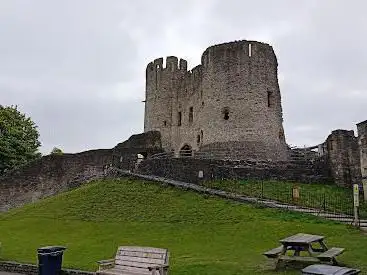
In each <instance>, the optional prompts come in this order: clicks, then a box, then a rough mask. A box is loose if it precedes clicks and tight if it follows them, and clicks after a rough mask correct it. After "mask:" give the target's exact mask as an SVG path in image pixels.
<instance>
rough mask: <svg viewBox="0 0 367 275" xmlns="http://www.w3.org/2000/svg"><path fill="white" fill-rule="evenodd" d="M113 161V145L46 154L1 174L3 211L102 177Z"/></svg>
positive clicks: (0, 192) (1, 207)
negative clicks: (74, 151) (3, 174)
mask: <svg viewBox="0 0 367 275" xmlns="http://www.w3.org/2000/svg"><path fill="white" fill-rule="evenodd" d="M111 162H112V150H111V149H102V150H91V151H86V152H82V153H78V154H63V155H48V156H44V157H42V158H41V159H39V160H36V161H34V162H31V163H29V164H28V165H26V166H24V167H22V168H20V169H18V170H14V171H11V172H9V173H7V174H6V175H5V176H3V177H0V211H6V210H8V209H10V208H12V207H16V206H21V205H24V204H25V203H29V202H33V201H36V200H38V199H41V198H45V197H48V196H52V195H55V194H57V193H60V192H63V191H66V190H69V189H70V188H75V187H76V186H79V185H80V184H82V183H85V182H88V181H89V180H93V179H96V178H100V177H102V176H103V172H104V167H105V166H106V165H108V164H110V163H111Z"/></svg>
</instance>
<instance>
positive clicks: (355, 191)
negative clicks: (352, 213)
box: [353, 184, 359, 207]
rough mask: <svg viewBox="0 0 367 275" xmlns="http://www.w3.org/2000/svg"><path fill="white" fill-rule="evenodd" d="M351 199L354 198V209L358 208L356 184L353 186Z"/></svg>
mask: <svg viewBox="0 0 367 275" xmlns="http://www.w3.org/2000/svg"><path fill="white" fill-rule="evenodd" d="M353 197H354V207H359V186H358V184H354V185H353Z"/></svg>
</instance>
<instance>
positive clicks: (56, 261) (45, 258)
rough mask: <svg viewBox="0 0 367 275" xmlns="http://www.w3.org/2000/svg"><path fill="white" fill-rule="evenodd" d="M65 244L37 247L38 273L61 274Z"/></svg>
mask: <svg viewBox="0 0 367 275" xmlns="http://www.w3.org/2000/svg"><path fill="white" fill-rule="evenodd" d="M65 249H66V247H64V246H45V247H41V248H38V249H37V252H38V274H39V275H59V274H60V271H61V266H62V255H63V254H64V250H65Z"/></svg>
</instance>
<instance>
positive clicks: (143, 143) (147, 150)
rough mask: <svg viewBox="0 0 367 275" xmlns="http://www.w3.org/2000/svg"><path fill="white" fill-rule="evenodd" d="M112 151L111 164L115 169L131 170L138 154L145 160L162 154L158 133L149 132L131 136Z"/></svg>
mask: <svg viewBox="0 0 367 275" xmlns="http://www.w3.org/2000/svg"><path fill="white" fill-rule="evenodd" d="M112 151H113V160H112V163H113V165H114V166H115V167H118V168H123V169H126V170H132V169H134V167H135V165H136V162H137V155H138V154H141V155H143V156H144V158H147V157H149V156H151V155H153V154H157V153H160V152H163V150H162V142H161V134H160V132H158V131H150V132H146V133H142V134H137V135H132V136H131V137H130V138H129V139H128V140H126V141H124V142H122V143H119V144H117V145H116V146H115V147H114V148H113V150H112Z"/></svg>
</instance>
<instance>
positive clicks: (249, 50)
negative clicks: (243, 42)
mask: <svg viewBox="0 0 367 275" xmlns="http://www.w3.org/2000/svg"><path fill="white" fill-rule="evenodd" d="M251 55H252V45H251V43H250V44H248V56H249V57H251Z"/></svg>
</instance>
